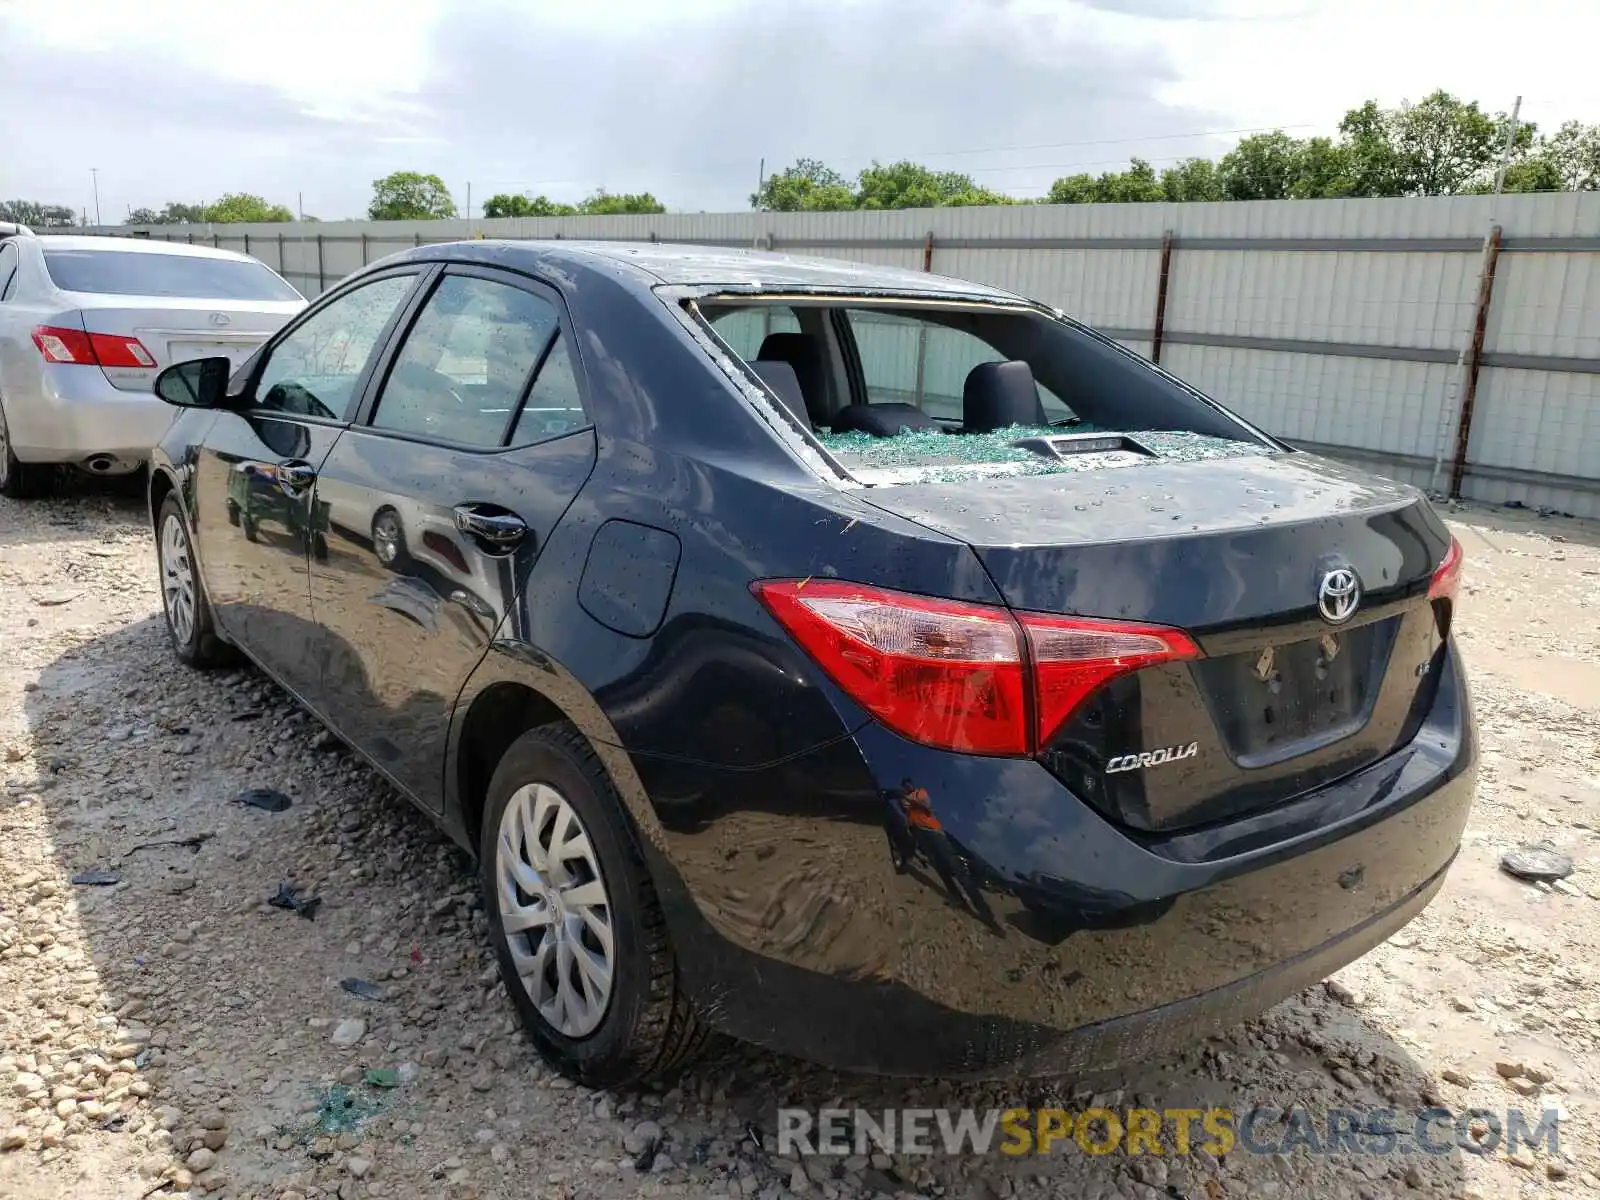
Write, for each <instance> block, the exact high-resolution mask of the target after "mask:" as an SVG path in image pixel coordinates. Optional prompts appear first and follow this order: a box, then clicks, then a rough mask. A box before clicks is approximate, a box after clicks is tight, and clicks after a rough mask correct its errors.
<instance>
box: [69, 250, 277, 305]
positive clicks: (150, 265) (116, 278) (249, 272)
mask: <svg viewBox="0 0 1600 1200" xmlns="http://www.w3.org/2000/svg"><path fill="white" fill-rule="evenodd" d="M44 263H45V267H46V268H47V269H48V270H49V272H50V278H51V279H52V280H53V281H54V282H55V285H56V286H57V287H58V288H60V289H61V290H62V291H64V292H96V293H100V294H106V295H114V296H161V297H164V298H172V299H192V300H299V299H300V298H301V297H300V293H298V292H296V291H295V290H294V289H293V288H292V287H290V286H289V285H288V284H287V283H285V282H284V281H283V280H281V279H279V278H278V277H277V276H276V275H274V274H273V273H272V272H271V271H269V270H268V269H267V268H266V267H264V266H262V265H261V264H260V263H258V262H243V261H240V260H237V259H230V258H201V257H198V256H191V255H187V254H153V253H148V252H137V251H126V250H46V251H45V252H44Z"/></svg>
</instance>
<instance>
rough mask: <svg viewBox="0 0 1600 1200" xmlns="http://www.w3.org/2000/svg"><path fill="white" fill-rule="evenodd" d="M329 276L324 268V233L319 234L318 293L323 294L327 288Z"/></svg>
mask: <svg viewBox="0 0 1600 1200" xmlns="http://www.w3.org/2000/svg"><path fill="white" fill-rule="evenodd" d="M327 286H328V281H327V276H326V275H325V274H324V273H323V270H322V235H321V234H320V233H319V234H317V295H319V296H320V295H322V293H323V291H324V290H325V289H326V288H327Z"/></svg>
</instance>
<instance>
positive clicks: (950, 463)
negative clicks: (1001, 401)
mask: <svg viewBox="0 0 1600 1200" xmlns="http://www.w3.org/2000/svg"><path fill="white" fill-rule="evenodd" d="M1082 433H1092V434H1099V435H1103V436H1127V437H1129V438H1132V439H1133V440H1134V441H1136V442H1138V443H1139V444H1140V445H1141V446H1144V447H1145V448H1146V449H1148V450H1150V451H1152V452H1153V453H1154V457H1144V456H1142V455H1140V456H1137V457H1135V456H1131V455H1127V454H1120V455H1113V456H1109V457H1108V455H1107V454H1106V453H1105V452H1093V451H1091V452H1088V453H1084V454H1081V455H1075V456H1069V457H1067V458H1064V459H1052V458H1046V457H1044V456H1042V455H1039V454H1035V453H1034V452H1033V451H1031V450H1024V449H1020V448H1018V447H1017V446H1016V445H1014V444H1013V443H1015V442H1016V441H1018V440H1019V439H1021V438H1029V437H1062V436H1071V435H1073V434H1082ZM817 439H818V440H819V441H820V442H821V443H822V444H823V446H825V447H826V448H827V450H828V451H829V453H831V454H832V455H833V456H834V457H835V458H836V459H838V460H839V462H840V463H841V464H842V465H843V466H844V467H845V468H846V469H847V470H850V471H852V472H855V473H858V474H861V475H862V476H863V477H864V478H866V479H868V480H869V481H873V477H874V476H877V477H878V479H877V480H876V481H877V482H883V483H910V482H917V483H958V482H961V481H963V480H970V479H973V478H975V477H983V476H995V475H1003V476H1006V477H1008V478H1014V477H1017V476H1026V475H1065V474H1071V473H1074V472H1081V471H1098V470H1106V469H1109V468H1112V467H1120V466H1143V465H1154V464H1157V463H1163V462H1198V461H1202V460H1205V459H1214V458H1237V457H1241V456H1246V455H1262V454H1271V453H1273V451H1272V450H1271V448H1269V447H1267V446H1261V445H1257V444H1256V443H1254V442H1243V441H1234V440H1232V439H1229V438H1218V437H1209V436H1206V435H1204V434H1198V433H1186V432H1176V431H1173V430H1129V431H1126V432H1124V431H1122V430H1117V431H1106V430H1099V429H1094V428H1089V427H1085V426H1082V425H1074V426H1067V427H1051V426H1042V427H1031V426H1025V425H1013V426H1011V427H1010V428H1008V429H997V430H994V431H993V432H991V433H945V432H943V431H940V430H912V429H904V430H901V432H900V433H898V434H896V435H895V436H894V437H887V438H882V437H873V436H872V435H871V434H867V433H826V432H821V431H819V432H818V433H817ZM885 474H890V475H892V477H890V478H884V477H883V476H884V475H885ZM902 474H903V476H904V477H902Z"/></svg>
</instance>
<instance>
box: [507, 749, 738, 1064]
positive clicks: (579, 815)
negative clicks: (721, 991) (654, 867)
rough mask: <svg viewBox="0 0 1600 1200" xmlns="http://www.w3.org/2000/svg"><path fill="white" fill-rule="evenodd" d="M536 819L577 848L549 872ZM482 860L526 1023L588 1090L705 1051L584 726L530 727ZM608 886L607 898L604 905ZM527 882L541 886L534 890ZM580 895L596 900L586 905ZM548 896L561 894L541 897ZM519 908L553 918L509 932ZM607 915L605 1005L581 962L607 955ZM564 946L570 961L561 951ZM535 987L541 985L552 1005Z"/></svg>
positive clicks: (510, 988)
mask: <svg viewBox="0 0 1600 1200" xmlns="http://www.w3.org/2000/svg"><path fill="white" fill-rule="evenodd" d="M552 796H553V797H554V800H553V801H552V800H551V797H552ZM562 805H564V806H565V811H566V813H570V814H571V816H572V817H573V818H575V820H576V828H577V833H578V835H579V836H580V837H581V838H583V840H584V843H585V846H586V850H587V855H585V854H583V853H576V852H571V851H570V847H572V846H573V845H576V844H577V839H575V838H573V837H571V836H570V835H571V833H572V829H573V823H572V822H570V821H568V820H567V817H566V816H565V814H564V813H563V811H562V809H561V807H560V806H562ZM508 811H509V812H510V814H511V815H509V816H508ZM541 817H543V818H544V819H543V820H540V818H541ZM519 820H520V821H521V824H520V825H519ZM532 823H537V824H538V825H542V826H543V827H544V829H548V830H550V831H551V832H554V831H556V830H560V829H565V831H566V833H565V835H564V836H563V837H562V840H563V841H564V842H565V843H566V845H567V846H568V847H569V854H568V855H566V856H564V861H563V866H561V867H559V868H557V867H553V866H552V865H551V860H550V859H549V857H548V856H545V863H546V867H545V870H544V871H543V873H542V874H541V873H540V872H539V871H538V869H537V868H536V867H534V866H533V864H532V862H531V858H532V857H533V856H531V855H530V854H529V853H528V852H527V851H526V849H525V847H526V846H527V845H528V843H529V841H530V839H531V838H537V837H539V836H540V834H541V832H543V831H542V830H541V829H539V828H535V829H533V830H532V833H531V835H529V836H523V835H522V834H521V833H520V832H519V830H520V829H526V828H527V827H528V825H529V824H532ZM502 824H504V825H505V826H506V829H505V830H502V828H501V827H502ZM502 835H504V836H502ZM551 840H554V839H553V838H552V839H551ZM508 861H516V862H517V863H518V864H519V867H518V874H517V880H518V881H519V882H513V879H512V875H511V872H510V869H509V868H508V867H507V866H506V863H507V862H508ZM478 863H479V867H478V871H479V878H480V881H481V884H482V888H483V900H484V908H485V910H486V912H487V914H488V918H489V936H490V938H491V939H492V940H493V943H494V951H495V956H496V958H498V960H499V963H500V978H501V979H502V981H503V982H504V983H505V987H506V991H507V992H508V993H509V994H510V996H511V1000H512V1003H513V1004H514V1005H515V1006H516V1010H517V1015H518V1017H519V1018H520V1019H521V1022H522V1027H523V1029H524V1031H525V1032H526V1033H527V1035H528V1037H529V1039H530V1040H531V1041H532V1042H533V1044H534V1046H535V1048H536V1049H537V1050H538V1051H539V1053H540V1055H542V1056H543V1057H544V1059H545V1061H547V1062H548V1063H549V1064H550V1065H551V1066H552V1067H554V1068H555V1069H556V1070H557V1071H559V1072H561V1074H563V1075H565V1076H567V1077H568V1078H570V1079H573V1080H575V1081H577V1082H578V1083H581V1084H583V1085H584V1086H586V1087H596V1088H601V1087H620V1086H623V1085H626V1084H631V1083H636V1082H639V1081H641V1080H645V1079H653V1078H657V1077H660V1076H662V1075H666V1074H668V1073H670V1072H672V1071H674V1070H676V1069H677V1068H679V1067H681V1066H682V1065H683V1064H684V1063H685V1062H687V1061H688V1060H689V1059H690V1058H691V1057H692V1056H693V1055H694V1054H695V1053H696V1052H697V1051H699V1049H700V1048H701V1046H702V1045H703V1043H704V1041H705V1036H706V1026H704V1025H703V1024H702V1023H701V1022H700V1021H699V1020H698V1018H697V1017H696V1015H695V1013H694V1010H693V1008H692V1007H691V1005H690V1003H689V1000H688V998H687V997H686V996H685V995H684V994H683V991H682V988H681V987H680V985H679V980H678V968H677V962H676V960H675V958H674V957H673V953H672V947H671V945H670V943H669V941H668V937H667V929H666V922H665V918H664V917H663V916H662V913H661V904H660V901H659V900H658V898H657V896H656V891H655V886H654V884H653V883H652V882H651V880H650V874H649V872H648V870H646V868H645V865H644V860H643V858H642V856H641V855H640V852H639V847H638V842H637V841H636V839H635V837H634V833H633V829H632V826H631V825H630V823H629V821H628V819H627V817H626V815H625V813H624V810H623V806H622V801H621V800H620V799H619V798H618V796H617V793H616V790H615V789H614V788H613V787H612V786H611V780H610V778H609V777H608V776H607V774H606V771H605V768H604V767H603V766H602V765H601V763H600V760H599V758H598V757H596V755H595V752H594V750H593V748H592V747H591V746H590V745H589V743H588V741H587V740H586V739H585V738H584V736H583V735H582V734H581V733H579V732H578V730H577V729H575V728H574V727H573V726H571V725H569V724H567V723H565V722H562V723H559V724H554V725H546V726H542V727H541V728H538V729H534V730H531V731H529V732H528V733H525V734H523V735H522V736H521V737H520V738H518V739H517V740H516V741H515V742H513V743H512V744H511V746H510V748H509V749H508V750H507V751H506V752H505V755H504V756H503V757H502V758H501V760H500V765H499V766H498V767H497V768H496V769H495V773H494V778H493V779H492V780H491V781H490V783H489V795H488V800H487V805H486V812H485V814H484V822H483V832H482V835H481V837H480V839H479V857H478ZM593 868H598V871H597V872H595V871H594V870H593ZM502 871H505V872H506V893H505V896H506V899H505V902H504V903H503V902H502V892H501V886H500V879H501V874H502ZM563 876H564V877H565V878H564V879H563ZM596 880H598V882H599V884H600V892H599V898H600V901H601V902H595V901H594V892H593V883H594V881H596ZM524 883H525V884H529V885H530V887H533V888H537V889H538V890H524V889H523V887H522V886H521V884H524ZM580 895H583V896H587V897H588V898H589V900H588V901H587V902H585V903H582V904H580V903H579V901H578V900H577V897H578V896H580ZM550 896H553V897H554V898H553V899H549V898H541V897H550ZM518 908H521V909H522V910H523V913H524V916H526V914H528V913H530V912H535V911H538V912H542V914H543V916H544V919H545V920H546V921H548V923H547V924H537V925H534V926H532V927H531V928H530V929H528V930H527V931H526V932H522V931H517V932H512V933H509V934H508V933H507V929H506V922H507V917H508V916H511V917H512V918H515V917H516V915H517V909H518ZM552 909H554V910H555V911H554V914H552ZM600 909H603V910H604V918H605V919H604V922H603V924H604V925H605V927H606V928H608V929H609V930H610V939H609V940H610V942H611V953H610V958H609V965H610V975H609V979H610V983H609V993H608V994H607V996H606V997H605V1000H604V1003H603V1004H601V1003H596V1002H595V1001H594V997H593V996H592V995H591V994H590V993H589V989H586V988H584V987H582V986H581V983H582V980H583V979H585V978H589V979H591V980H592V978H593V977H592V976H591V975H590V974H589V973H588V972H585V971H583V970H582V967H581V964H580V962H579V961H578V955H579V954H580V953H585V952H586V953H587V954H588V955H589V956H590V961H591V962H592V961H594V960H595V958H597V957H603V955H598V954H597V953H596V949H595V948H596V947H599V946H603V944H604V941H603V939H601V938H599V937H597V936H596V934H595V927H596V922H595V920H593V919H592V918H594V917H596V916H598V915H599V914H598V912H597V910H600ZM552 915H554V916H555V918H556V919H554V920H552V919H551V917H552ZM586 916H588V917H589V918H591V919H589V920H586V919H585V917H586ZM556 929H561V930H562V931H563V932H562V935H561V936H560V937H556V938H554V939H553V940H551V941H550V942H549V946H550V947H553V948H551V949H550V950H549V952H548V956H547V957H546V958H545V959H544V966H543V969H542V970H534V969H532V965H533V964H534V963H535V962H538V961H539V954H538V947H539V946H540V944H541V942H544V941H545V940H546V939H550V938H552V934H553V931H555V930H556ZM562 941H565V942H566V943H567V950H568V952H569V953H570V958H564V957H563V953H562V948H561V943H562ZM513 946H516V948H517V949H516V950H513ZM519 962H520V963H521V964H522V966H523V969H525V970H528V971H529V981H528V982H525V981H524V979H523V977H522V976H521V975H520V974H519V970H518V966H519ZM562 967H565V969H566V970H567V972H568V979H569V981H570V982H571V983H572V987H571V991H570V992H569V995H570V996H572V997H573V998H574V999H576V1000H578V1001H579V1002H580V1005H581V1012H580V1010H575V1009H572V1008H571V1007H563V1006H562V1005H561V1004H560V1001H559V999H558V997H557V996H556V995H553V994H552V993H555V992H556V991H557V989H556V988H555V987H554V986H553V980H554V979H555V978H558V977H559V968H562ZM530 988H531V989H533V990H536V991H539V992H541V993H543V999H544V1000H545V1002H546V1003H545V1005H544V1007H543V1008H541V1004H540V1003H539V1002H536V1000H535V998H534V995H533V991H530ZM596 990H598V987H597V988H596ZM552 1006H553V1007H554V1016H555V1018H557V1019H560V1018H562V1017H563V1016H565V1017H566V1018H567V1020H566V1021H565V1026H566V1027H565V1028H563V1026H562V1025H561V1024H558V1023H557V1020H556V1019H552ZM580 1016H581V1018H582V1019H578V1018H579V1017H580Z"/></svg>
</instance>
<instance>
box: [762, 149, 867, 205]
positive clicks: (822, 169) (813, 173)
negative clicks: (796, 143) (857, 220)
mask: <svg viewBox="0 0 1600 1200" xmlns="http://www.w3.org/2000/svg"><path fill="white" fill-rule="evenodd" d="M855 205H856V198H855V193H854V192H852V191H851V190H850V182H849V180H847V179H845V177H844V176H843V175H841V174H839V172H837V171H835V170H834V169H833V168H832V167H830V166H828V165H826V164H825V163H821V162H818V161H817V160H816V159H814V158H802V159H799V160H798V161H796V162H795V164H794V166H792V167H786V168H784V169H783V170H782V171H779V172H777V173H776V174H774V175H768V176H767V177H766V179H764V180H763V181H762V183H761V190H760V191H758V192H755V193H754V194H752V195H751V197H750V207H751V208H755V209H762V210H765V211H767V212H839V211H842V210H844V209H848V208H854V207H855Z"/></svg>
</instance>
